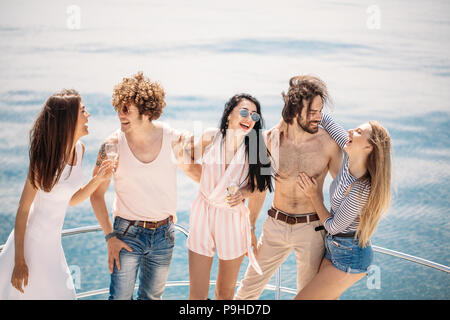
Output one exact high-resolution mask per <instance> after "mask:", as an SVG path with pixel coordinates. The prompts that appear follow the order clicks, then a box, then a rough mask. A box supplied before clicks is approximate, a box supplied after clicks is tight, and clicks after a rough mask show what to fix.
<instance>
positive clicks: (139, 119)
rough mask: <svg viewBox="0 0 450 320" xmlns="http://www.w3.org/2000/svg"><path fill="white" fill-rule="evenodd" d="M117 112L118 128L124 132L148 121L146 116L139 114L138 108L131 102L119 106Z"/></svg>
mask: <svg viewBox="0 0 450 320" xmlns="http://www.w3.org/2000/svg"><path fill="white" fill-rule="evenodd" d="M117 114H118V116H119V120H120V129H121V130H122V132H124V133H126V132H130V130H132V129H133V128H136V127H139V126H141V125H142V124H143V123H144V122H148V116H147V117H146V116H143V115H140V114H139V110H138V108H137V107H136V106H135V105H134V104H132V103H129V104H127V105H125V106H123V107H122V108H120V109H119V111H118V112H117Z"/></svg>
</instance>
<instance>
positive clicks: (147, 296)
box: [109, 216, 175, 300]
mask: <svg viewBox="0 0 450 320" xmlns="http://www.w3.org/2000/svg"><path fill="white" fill-rule="evenodd" d="M114 231H115V232H117V234H118V235H117V238H118V239H119V240H122V241H123V242H125V243H126V244H127V245H128V246H129V247H130V248H131V249H132V250H133V251H132V252H129V251H128V250H125V249H122V250H121V251H120V253H119V259H120V270H118V269H117V266H116V264H114V271H113V273H112V274H111V284H110V287H109V294H110V296H109V299H110V300H130V299H133V291H134V287H135V282H136V278H137V275H138V271H139V289H138V297H137V298H138V300H159V299H161V296H162V294H163V292H164V287H165V285H166V281H167V275H168V273H169V266H170V261H171V260H172V251H173V247H174V242H175V237H174V234H175V229H174V227H173V223H172V222H169V223H168V224H165V225H163V226H161V227H159V228H157V229H154V230H150V229H145V228H143V227H139V226H130V222H129V221H128V220H125V219H123V218H120V217H118V216H117V217H116V218H115V220H114Z"/></svg>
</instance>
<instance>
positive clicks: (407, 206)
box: [0, 0, 450, 300]
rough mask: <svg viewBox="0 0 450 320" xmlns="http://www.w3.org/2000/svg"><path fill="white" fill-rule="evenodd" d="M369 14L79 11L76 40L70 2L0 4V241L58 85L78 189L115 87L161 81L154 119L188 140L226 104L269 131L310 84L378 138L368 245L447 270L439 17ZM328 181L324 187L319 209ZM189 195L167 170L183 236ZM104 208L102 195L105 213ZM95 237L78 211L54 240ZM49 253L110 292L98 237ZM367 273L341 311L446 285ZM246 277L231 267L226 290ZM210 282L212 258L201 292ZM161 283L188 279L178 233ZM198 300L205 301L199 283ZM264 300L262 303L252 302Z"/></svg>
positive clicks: (415, 6) (328, 5) (148, 8)
mask: <svg viewBox="0 0 450 320" xmlns="http://www.w3.org/2000/svg"><path fill="white" fill-rule="evenodd" d="M377 3H378V4H377V6H378V9H379V10H380V15H381V18H382V19H381V26H380V28H379V29H376V28H375V29H371V28H370V23H369V22H370V18H371V17H372V16H371V12H373V11H370V10H369V11H368V9H369V8H370V7H371V5H372V3H371V2H369V1H318V2H316V3H315V4H311V3H307V2H298V3H292V2H289V1H281V2H280V3H279V4H278V6H276V7H275V6H274V5H273V4H269V3H265V2H264V1H263V2H256V1H249V3H245V4H241V5H238V2H235V1H231V2H230V3H227V4H223V3H222V4H220V5H219V4H212V3H210V2H207V1H199V2H198V3H197V2H196V3H195V4H191V5H187V4H185V3H184V2H181V1H180V2H177V1H175V2H173V3H171V4H166V3H164V2H162V1H155V2H153V3H147V2H142V1H129V2H127V3H126V4H125V3H120V2H115V1H114V2H111V3H109V4H108V2H107V1H105V0H102V1H98V2H95V3H91V2H88V1H80V2H79V4H78V6H79V8H80V10H81V20H80V21H81V23H80V28H79V29H76V28H75V29H71V28H69V27H68V24H67V22H68V19H69V18H70V17H71V13H67V11H66V9H67V8H68V7H69V6H70V5H71V3H69V2H66V1H62V2H58V3H57V4H56V3H52V2H51V1H42V2H40V4H39V6H37V4H33V3H22V2H14V1H4V2H2V3H1V4H0V9H1V10H0V17H1V20H0V21H1V22H0V38H1V39H2V40H3V41H1V42H0V50H1V52H2V54H1V55H0V72H1V74H2V78H1V79H0V83H1V85H0V161H1V164H2V166H1V168H0V199H1V201H2V209H1V210H0V222H1V223H0V244H3V243H4V242H5V241H6V239H7V237H8V235H9V234H10V232H11V230H12V229H13V228H14V219H15V214H16V210H17V206H18V203H19V198H20V194H21V191H22V188H23V184H24V181H25V177H26V173H27V169H28V168H27V166H28V133H29V130H30V128H31V126H32V123H33V120H34V119H35V117H36V115H37V113H38V112H39V110H40V108H41V107H42V105H43V103H44V102H45V100H46V98H47V97H48V96H49V95H50V94H52V93H54V92H56V91H58V90H60V89H61V88H64V87H65V88H75V89H77V90H78V91H80V93H81V95H82V97H83V102H84V104H85V105H86V107H87V109H88V111H89V112H90V113H91V117H90V118H89V131H90V134H89V135H88V136H86V137H84V138H83V139H82V141H83V143H84V144H85V145H86V154H85V156H84V160H83V172H84V180H85V182H87V181H88V179H89V177H90V176H91V173H92V169H93V167H94V164H95V159H96V155H97V151H98V148H99V146H100V144H101V142H102V141H103V139H105V138H106V137H107V136H108V135H109V134H110V133H111V132H113V131H115V130H116V129H117V128H118V127H119V122H118V120H117V116H116V113H115V111H114V109H113V108H112V106H111V95H112V89H113V86H114V85H115V84H116V83H118V82H120V81H121V79H122V77H125V76H130V75H132V74H134V73H136V72H137V71H138V70H142V71H144V74H145V75H147V76H149V77H150V78H151V79H152V80H158V81H160V83H161V84H162V85H163V87H164V88H165V90H166V93H167V107H166V108H165V109H164V113H163V116H162V117H161V119H160V120H161V121H165V122H167V123H168V124H169V125H170V126H172V127H174V128H176V129H180V130H188V131H191V132H193V131H194V130H196V128H198V127H199V126H200V127H201V128H203V129H206V128H208V127H212V126H218V123H219V120H220V116H221V114H222V111H223V107H224V104H225V102H226V101H227V100H228V98H229V97H230V96H232V95H233V94H235V93H238V92H249V93H251V94H252V95H255V96H256V97H257V98H258V99H259V100H260V102H261V105H262V115H263V117H264V120H265V122H266V128H270V127H272V126H273V125H275V124H276V123H277V122H278V120H279V119H280V116H281V109H282V107H283V101H282V98H281V93H282V91H287V88H288V81H289V78H290V77H292V76H294V75H297V74H315V75H317V76H319V77H320V78H322V79H323V80H324V81H325V82H326V83H327V85H328V87H329V91H330V94H331V96H332V98H333V101H332V104H331V105H330V107H329V111H330V112H332V113H333V115H334V117H335V119H336V120H337V121H339V122H340V123H341V124H342V125H343V126H344V127H345V128H347V129H350V128H354V127H356V126H358V125H359V124H361V123H363V122H367V121H368V120H377V121H379V122H380V123H382V124H383V125H384V126H385V127H386V128H387V129H388V130H389V132H390V134H391V137H392V144H393V186H392V200H391V205H390V208H389V210H388V212H387V214H386V216H385V217H384V218H383V219H382V220H381V222H380V224H379V226H378V228H377V231H376V233H375V234H374V236H373V237H372V244H373V245H377V246H381V247H385V248H389V249H392V250H396V251H401V252H404V253H407V254H411V255H415V256H418V257H421V258H424V259H428V260H432V261H435V262H437V263H440V264H443V265H447V266H448V265H450V253H449V250H448V241H449V230H450V228H449V227H450V226H449V218H448V217H449V215H448V213H449V207H450V200H449V191H450V182H449V181H450V179H449V178H450V177H449V175H450V161H449V160H450V142H449V141H450V139H449V138H450V137H449V129H448V128H449V126H450V102H449V101H450V99H449V98H450V92H449V90H448V88H449V87H450V60H449V58H448V52H449V49H450V41H449V39H448V37H447V36H446V35H448V34H450V32H449V31H450V10H449V9H450V5H449V4H448V3H447V2H445V1H436V2H434V3H432V4H431V3H415V2H414V3H410V2H407V1H399V2H396V3H395V4H394V3H391V2H389V1H378V2H377ZM173 5H177V12H176V13H175V12H173V11H172V10H171V6H173ZM372 9H373V7H372ZM375 9H376V8H375ZM35 12H39V13H40V15H35V14H34V13H35ZM52 12H59V15H58V14H56V15H55V14H52ZM146 14H147V15H146ZM323 21H326V23H322V22H323ZM368 21H369V22H368ZM330 182H331V178H330V176H327V178H326V180H325V186H324V190H323V191H324V198H325V203H326V205H327V207H328V203H329V199H328V197H329V194H328V186H329V184H330ZM197 190H198V187H197V185H196V184H195V183H194V182H192V181H190V180H189V179H188V178H187V177H186V176H185V175H184V174H183V173H182V172H181V171H179V175H178V195H177V197H178V210H177V217H178V222H177V223H178V224H179V225H181V226H183V227H185V228H188V227H189V207H190V204H191V203H192V201H193V199H194V198H195V196H196V192H197ZM113 198H114V194H113V188H112V187H110V189H109V190H108V192H107V196H106V199H107V204H108V208H111V205H112V201H113ZM272 199H273V195H272V194H268V196H267V198H266V201H265V203H264V206H263V209H262V210H261V212H260V215H259V218H258V221H257V224H256V229H257V231H256V233H257V235H258V236H259V235H260V234H261V229H262V224H263V222H264V220H265V219H266V217H267V209H268V208H269V207H270V205H271V201H272ZM96 224H98V222H97V220H96V218H95V216H94V213H93V211H92V208H91V206H90V203H89V201H85V202H83V203H82V204H80V205H78V206H76V207H73V208H69V209H68V211H67V216H66V219H65V223H64V229H69V228H75V227H80V226H89V225H96ZM63 247H64V251H65V255H66V259H67V262H68V264H69V266H71V267H72V270H73V271H74V278H75V276H76V279H77V281H78V282H76V286H77V292H78V293H81V292H85V291H90V290H95V289H99V288H107V287H108V286H109V272H108V269H107V252H106V244H105V241H104V238H103V233H102V232H96V233H89V234H82V235H74V236H68V237H64V238H63ZM373 264H374V266H375V267H376V270H378V275H379V277H378V278H377V279H376V281H375V282H371V280H373V278H371V279H369V281H368V279H366V278H364V279H363V280H361V281H359V282H358V283H357V284H356V285H354V286H353V287H352V288H350V289H349V290H347V291H346V292H345V293H344V294H343V295H342V296H341V299H344V300H347V299H394V300H397V299H407V300H409V299H433V300H447V299H449V297H450V289H449V288H450V278H449V276H448V274H447V273H445V272H442V271H439V270H435V269H431V268H427V267H425V266H421V265H417V264H414V263H412V262H408V261H404V260H400V259H397V258H394V257H390V256H386V255H383V254H380V253H375V259H374V263H373ZM247 265H248V259H247V258H245V259H244V263H243V265H242V266H241V269H240V273H239V280H240V279H242V277H243V274H244V272H245V270H246V267H247ZM296 274H297V272H296V264H295V257H294V255H293V254H291V255H290V256H289V257H288V259H287V260H286V261H285V263H284V264H283V265H282V275H281V279H282V286H283V287H289V288H293V289H295V288H296ZM216 275H217V257H216V258H215V261H214V264H213V269H212V271H211V279H212V280H215V279H216ZM168 280H169V281H182V280H189V273H188V257H187V248H186V244H185V237H184V236H183V234H181V233H179V232H177V233H176V245H175V250H174V254H173V260H172V264H171V268H170V273H169V279H168ZM274 282H275V280H274V277H273V278H272V279H271V281H270V284H274ZM188 294H189V287H188V286H186V287H171V288H167V289H166V291H165V293H164V296H163V298H164V299H187V298H188ZM209 296H210V298H213V297H214V287H213V286H211V290H210V295H209ZM106 298H107V295H100V296H97V297H93V299H106ZM273 298H274V292H273V291H269V290H266V291H265V292H264V293H263V295H262V296H261V299H273ZM281 298H282V299H292V298H293V295H292V294H287V293H282V295H281Z"/></svg>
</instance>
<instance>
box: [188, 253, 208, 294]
mask: <svg viewBox="0 0 450 320" xmlns="http://www.w3.org/2000/svg"><path fill="white" fill-rule="evenodd" d="M212 262H213V257H207V256H204V255H201V254H198V253H195V252H193V251H191V250H189V282H190V286H189V299H190V300H206V299H207V298H208V291H209V274H210V272H211V265H212Z"/></svg>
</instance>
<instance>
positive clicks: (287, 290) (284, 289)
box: [0, 224, 450, 300]
mask: <svg viewBox="0 0 450 320" xmlns="http://www.w3.org/2000/svg"><path fill="white" fill-rule="evenodd" d="M174 227H175V230H177V231H179V232H181V233H183V234H184V235H185V236H186V237H187V236H188V235H189V230H187V229H186V228H184V227H183V226H180V225H178V224H175V225H174ZM101 230H102V228H101V227H100V226H99V225H93V226H85V227H78V228H73V229H66V230H63V231H62V236H63V237H65V236H71V235H77V234H82V233H89V232H96V231H101ZM3 247H4V245H1V246H0V252H1V251H2V250H3ZM372 248H373V250H374V251H375V252H379V253H381V254H385V255H389V256H393V257H396V258H399V259H402V260H407V261H410V262H413V263H416V264H420V265H424V266H426V267H429V268H434V269H437V270H440V271H443V272H447V273H450V267H448V266H445V265H442V264H439V263H436V262H434V261H430V260H426V259H423V258H419V257H416V256H413V255H409V254H406V253H403V252H399V251H394V250H390V249H386V248H383V247H379V246H375V245H372ZM210 284H211V285H215V284H216V281H214V280H211V281H210ZM239 284H240V282H238V285H239ZM177 286H189V281H167V283H166V287H177ZM137 287H138V286H137V285H136V288H137ZM264 289H266V290H271V291H275V300H279V299H280V298H281V293H282V292H284V293H290V294H294V295H295V294H297V291H296V290H295V289H292V288H287V287H282V286H281V266H280V267H279V268H278V269H277V271H276V273H275V285H272V284H267V285H266V286H265V288H264ZM108 292H109V289H108V288H103V289H98V290H92V291H86V292H81V293H78V294H77V298H78V299H83V298H88V297H92V296H96V295H100V294H106V293H108Z"/></svg>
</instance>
